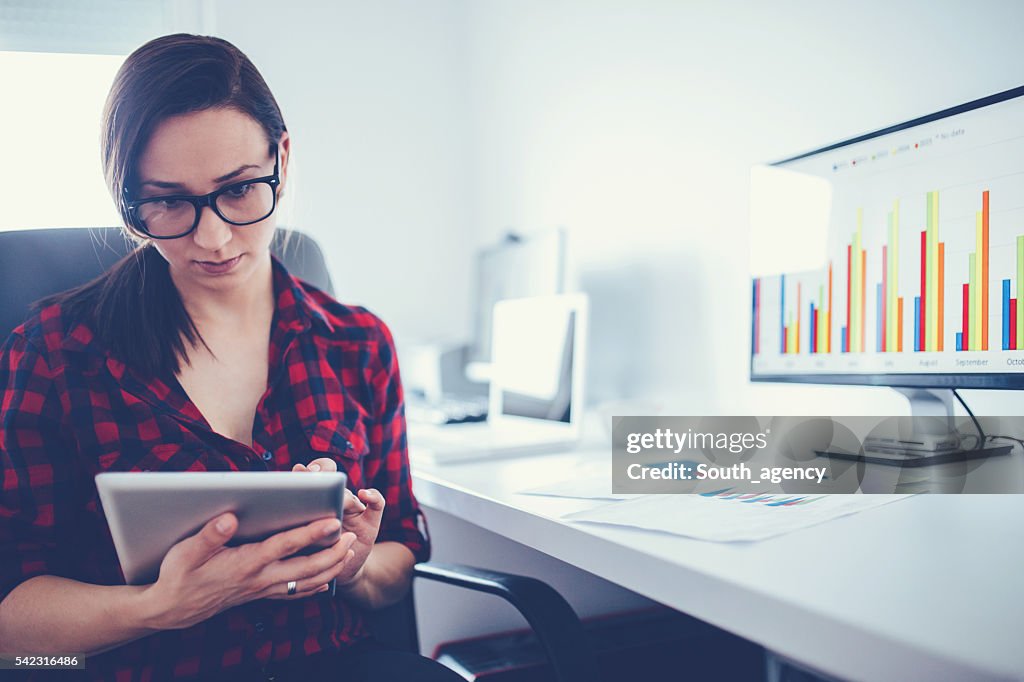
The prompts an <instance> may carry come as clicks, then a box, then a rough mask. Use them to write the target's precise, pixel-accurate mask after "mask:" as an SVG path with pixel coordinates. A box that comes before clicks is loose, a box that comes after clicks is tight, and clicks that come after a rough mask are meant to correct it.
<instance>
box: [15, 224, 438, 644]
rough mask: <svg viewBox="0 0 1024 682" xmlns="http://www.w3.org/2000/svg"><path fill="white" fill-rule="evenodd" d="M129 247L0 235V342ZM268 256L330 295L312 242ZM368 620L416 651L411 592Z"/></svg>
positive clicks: (385, 638)
mask: <svg viewBox="0 0 1024 682" xmlns="http://www.w3.org/2000/svg"><path fill="white" fill-rule="evenodd" d="M289 233H290V234H289ZM286 236H287V248H285V249H282V248H281V245H282V244H283V243H284V241H285V237H286ZM132 248H134V244H133V243H132V242H131V241H130V240H129V239H128V238H127V237H125V235H124V233H123V232H122V231H121V229H120V228H116V227H99V228H77V227H72V228H52V229H40V230H17V231H12V232H0V342H2V341H3V340H4V339H6V338H7V336H8V335H9V334H10V333H11V331H12V330H13V329H14V328H15V327H17V326H18V325H19V324H21V323H22V322H24V321H25V319H26V318H27V317H28V316H29V313H30V310H29V306H30V305H31V304H32V303H33V302H34V301H37V300H39V299H41V298H43V297H44V296H48V295H50V294H55V293H57V292H60V291H64V290H66V289H70V288H72V287H75V286H78V285H80V284H84V283H85V282H88V281H89V280H91V279H93V278H94V277H98V276H99V275H100V274H102V273H103V272H105V271H106V270H107V268H109V267H110V266H111V265H113V264H114V263H116V262H117V261H118V260H119V259H121V258H122V257H123V256H124V255H125V254H127V253H128V252H129V251H131V250H132ZM271 251H272V252H273V253H274V255H276V256H277V257H278V258H279V259H280V260H281V262H282V263H283V264H284V266H285V267H286V268H287V269H288V272H290V273H291V274H293V275H295V276H296V277H298V278H299V279H303V280H305V281H307V282H309V283H310V284H312V285H313V286H315V287H317V288H319V289H322V290H323V291H326V292H327V293H329V294H331V295H332V296H333V295H334V286H333V283H332V282H331V276H330V273H329V271H328V270H327V263H326V262H325V260H324V254H323V251H321V249H320V245H319V244H317V243H316V241H315V240H314V239H313V238H312V237H310V236H309V235H306V234H303V233H302V232H298V231H296V230H285V229H283V228H278V230H277V234H275V235H274V241H273V244H272V246H271ZM368 620H369V627H370V630H371V631H372V632H373V633H374V634H375V635H376V637H377V639H379V640H380V641H381V642H384V643H386V644H388V645H390V646H392V647H395V648H398V649H402V650H406V651H417V650H418V643H417V633H416V616H415V611H414V605H413V597H412V591H411V590H410V592H409V594H408V595H407V596H406V598H405V599H403V600H402V601H400V602H399V603H397V604H395V605H393V606H389V607H387V608H385V609H382V610H380V611H376V612H373V613H370V614H368Z"/></svg>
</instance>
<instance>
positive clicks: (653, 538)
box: [413, 452, 1024, 680]
mask: <svg viewBox="0 0 1024 682" xmlns="http://www.w3.org/2000/svg"><path fill="white" fill-rule="evenodd" d="M602 457H606V454H605V453H604V452H577V453H567V454H558V455H546V456H535V457H529V458H519V459H505V460H494V461H490V462H475V463H465V464H458V465H446V466H439V467H429V468H428V467H426V466H423V465H419V464H417V463H416V462H415V460H414V463H413V474H414V481H415V483H414V488H415V492H416V495H417V497H418V498H419V500H420V502H421V503H422V504H423V505H425V506H427V507H431V508H435V509H440V510H442V511H445V512H448V513H450V514H453V515H455V516H457V517H460V518H462V519H464V520H466V521H468V522H470V523H473V524H476V525H478V526H480V527H482V528H484V529H486V530H489V531H491V532H494V533H497V534H499V535H502V536H505V537H507V538H509V539H512V540H515V541H517V542H520V543H523V544H525V545H527V546H530V547H533V548H535V549H537V550H539V551H541V552H544V553H546V554H549V555H551V556H554V557H556V558H558V559H561V560H562V561H565V562H568V563H570V564H573V565H575V566H578V567H579V568H581V569H583V570H585V571H588V572H590V573H593V574H595V575H598V576H600V577H602V578H605V579H606V580H609V581H611V582H614V583H617V584H619V585H622V586H623V587H625V588H627V589H630V590H632V591H634V592H637V593H639V594H641V595H644V596H646V597H649V598H651V599H654V600H657V601H659V602H661V603H663V604H666V605H668V606H671V607H673V608H675V609H678V610H679V611H682V612H685V613H687V614H690V615H692V616H695V617H697V618H700V619H702V620H704V621H706V622H708V623H712V624H714V625H716V626H718V627H721V628H723V629H725V630H728V631H730V632H733V633H735V634H737V635H740V636H742V637H745V638H747V639H749V640H751V641H754V642H757V643H759V644H761V645H763V646H765V647H766V648H768V649H770V650H772V651H775V652H778V653H780V654H782V655H784V656H788V657H790V658H792V659H794V660H796V661H800V662H803V663H805V664H807V665H809V666H812V667H814V668H817V669H819V670H821V671H823V672H826V673H829V674H832V675H835V676H838V677H842V678H851V679H865V680H938V679H943V680H962V679H971V680H1005V679H1017V680H1022V679H1024V642H1022V640H1021V635H1022V633H1024V495H942V496H939V495H932V496H928V495H921V496H918V497H914V498H910V499H906V500H902V501H899V502H895V503H893V504H889V505H884V506H882V507H879V508H876V509H871V510H868V511H865V512H862V513H859V514H855V515H853V516H848V517H844V518H840V519H836V520H833V521H829V522H827V523H824V524H820V525H818V526H815V527H812V528H807V529H804V530H801V531H798V532H794V533H790V534H787V535H783V536H780V537H777V538H773V539H770V540H765V541H762V542H757V543H743V544H722V543H711V542H704V541H700V540H692V539H688V538H683V537H677V536H672V535H667V534H660V533H651V532H647V531H643V530H637V529H630V528H619V527H613V526H598V525H594V524H575V523H567V522H564V521H561V520H559V518H558V517H559V516H560V515H561V514H563V513H567V512H571V511H578V510H582V509H587V508H590V507H592V506H595V505H597V504H604V502H600V501H589V500H576V499H560V498H553V497H540V496H535V495H522V494H519V493H517V492H516V491H517V490H520V489H523V488H526V487H533V486H536V485H541V484H544V483H552V482H555V481H558V480H562V479H565V478H567V477H569V476H570V475H571V473H572V471H573V470H574V469H575V468H576V467H577V466H579V465H580V464H581V463H584V462H587V461H593V460H594V459H597V458H602Z"/></svg>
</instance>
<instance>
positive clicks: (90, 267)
mask: <svg viewBox="0 0 1024 682" xmlns="http://www.w3.org/2000/svg"><path fill="white" fill-rule="evenodd" d="M289 233H290V234H289ZM286 235H287V236H288V246H287V248H286V249H283V250H282V249H281V245H282V244H283V243H284V239H285V237H286ZM133 247H134V244H133V243H132V242H131V241H130V240H129V239H128V238H127V237H125V235H124V233H123V232H122V231H121V229H120V228H117V227H98V228H93V227H90V228H80V227H61V228H52V229H42V230H17V231H13V232H0V341H2V340H3V339H6V338H7V336H8V335H9V334H10V333H11V330H13V329H14V328H15V327H17V326H18V325H19V324H21V323H22V322H23V321H24V320H25V318H26V317H28V315H29V305H30V304H31V303H32V302H34V301H37V300H39V299H40V298H43V297H44V296H48V295H50V294H55V293H57V292H59V291H64V290H66V289H70V288H72V287H75V286H78V285H79V284H84V283H85V282H88V281H89V280H91V279H93V278H94V277H97V276H99V275H100V274H102V273H103V272H104V271H105V270H106V269H107V268H109V267H110V266H111V265H113V264H114V263H115V262H117V261H118V260H120V259H121V258H122V257H123V256H124V255H125V254H127V253H128V252H129V251H131V249H132V248H133ZM271 250H272V251H273V253H274V255H276V256H277V257H278V258H279V259H280V260H281V262H282V263H284V266H285V267H286V268H288V271H289V272H290V273H292V274H293V275H295V276H296V277H298V278H299V279H304V280H306V281H307V282H309V283H310V284H312V285H313V286H315V287H318V288H320V289H323V290H324V291H326V292H327V293H329V294H331V295H332V296H333V295H334V288H333V285H332V282H331V276H330V273H329V272H328V270H327V264H326V263H325V262H324V255H323V252H322V251H321V250H320V246H319V245H318V244H317V243H316V241H314V240H313V238H312V237H310V236H308V235H305V234H303V233H302V232H298V231H295V230H290V231H289V230H284V229H283V228H278V230H277V234H275V235H274V241H273V245H272V247H271Z"/></svg>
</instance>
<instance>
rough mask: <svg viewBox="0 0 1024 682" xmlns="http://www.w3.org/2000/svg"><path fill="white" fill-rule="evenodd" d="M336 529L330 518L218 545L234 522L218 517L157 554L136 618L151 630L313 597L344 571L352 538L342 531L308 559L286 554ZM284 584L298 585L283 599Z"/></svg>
mask: <svg viewBox="0 0 1024 682" xmlns="http://www.w3.org/2000/svg"><path fill="white" fill-rule="evenodd" d="M340 526H341V524H340V522H339V521H338V519H320V520H318V521H314V522H312V523H310V524H307V525H305V526H301V527H299V528H294V529H292V530H288V531H284V532H281V533H277V534H276V535H272V536H271V537H269V538H267V539H266V540H263V541H262V542H254V543H250V544H245V545H239V546H238V547H225V546H224V545H225V543H227V542H228V541H229V540H230V539H231V537H232V536H233V535H234V534H235V532H236V531H237V530H238V519H237V518H236V517H235V515H234V514H231V513H227V514H222V515H220V516H218V517H216V518H214V519H212V520H210V521H209V522H208V523H207V524H206V525H205V526H203V528H202V530H200V531H199V532H198V533H196V534H195V535H193V536H191V537H188V538H185V539H184V540H182V541H181V542H179V543H178V544H176V545H174V546H173V547H172V548H171V549H170V551H169V552H168V553H167V556H165V557H164V560H163V563H161V565H160V577H159V578H158V579H157V581H156V582H155V583H153V584H152V585H150V586H149V587H148V588H146V590H145V591H144V592H143V599H144V602H145V604H146V606H145V608H144V611H145V615H144V620H145V621H146V624H147V625H148V626H149V627H152V628H153V629H157V630H170V629H179V628H187V627H190V626H192V625H195V624H196V623H199V622H201V621H204V620H206V619H208V618H210V617H212V616H214V615H216V614H218V613H220V612H221V611H224V610H225V609H229V608H231V607H233V606H238V605H239V604H244V603H246V602H249V601H253V600H255V599H264V598H268V597H275V598H287V599H302V598H304V597H308V596H310V595H312V594H316V593H317V592H321V591H323V590H325V589H326V588H327V584H328V583H329V582H330V581H331V580H333V579H334V577H335V576H337V575H338V574H339V573H340V572H341V571H343V570H345V566H346V564H347V563H348V561H349V560H350V559H351V558H352V553H351V552H350V548H351V546H352V543H353V542H354V541H355V539H356V536H355V534H353V533H342V534H341V536H340V537H339V538H338V540H337V542H335V543H334V544H333V545H331V546H329V547H327V548H326V549H323V550H320V551H319V552H316V553H315V554H310V555H308V556H292V555H293V554H295V553H296V552H298V551H299V550H301V549H303V548H304V547H307V546H309V545H312V544H316V543H322V542H323V541H324V539H325V538H328V537H330V536H332V535H334V534H335V533H337V532H338V530H339V528H340ZM288 557H291V558H288ZM292 580H294V581H296V582H297V583H298V585H297V589H296V592H295V594H294V595H292V596H288V595H287V584H288V582H289V581H292Z"/></svg>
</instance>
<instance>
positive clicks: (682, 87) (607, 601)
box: [0, 0, 1024, 649]
mask: <svg viewBox="0 0 1024 682" xmlns="http://www.w3.org/2000/svg"><path fill="white" fill-rule="evenodd" d="M17 4H19V3H11V5H17ZM70 4H71V3H46V2H42V3H40V2H35V3H30V2H25V3H23V5H24V7H25V8H35V9H37V10H39V11H40V12H43V10H45V9H46V8H47V7H51V6H52V7H54V8H57V9H58V10H59V9H61V8H62V7H66V6H67V5H70ZM90 5H91V7H92V8H93V9H92V11H93V12H94V13H99V14H97V15H96V16H100V17H101V20H98V21H97V22H96V23H97V27H98V28H96V29H95V31H94V32H92V33H90V32H89V31H82V30H79V31H78V32H68V34H67V37H66V40H65V41H64V42H63V43H62V44H61V45H58V46H56V47H54V46H53V45H50V46H49V48H46V49H53V50H59V51H68V52H77V51H98V52H104V51H107V52H109V51H110V50H111V49H116V47H117V46H118V45H120V46H123V47H124V48H125V49H126V50H128V49H131V48H133V47H135V46H137V45H138V44H140V43H141V42H142V41H143V40H145V39H147V38H148V37H152V36H153V35H157V34H159V33H165V32H170V31H173V30H188V31H196V32H201V33H210V34H215V35H220V36H222V37H224V38H227V39H229V40H231V41H233V42H235V43H236V44H237V45H238V46H239V47H240V48H241V49H242V50H243V51H245V52H246V53H247V54H248V55H249V56H250V57H251V58H252V59H253V61H254V62H255V63H256V65H257V66H258V67H259V68H260V69H261V71H262V72H263V74H264V75H265V77H266V78H267V80H268V82H269V84H270V86H271V88H272V90H273V91H274V93H275V94H276V96H277V97H278V99H279V102H280V104H281V106H282V109H283V112H284V114H285V117H286V120H287V122H288V125H289V128H290V129H291V131H292V134H293V136H294V137H293V139H294V144H295V150H296V154H295V160H296V162H297V167H296V170H297V176H296V177H295V180H296V182H295V183H294V185H293V187H292V190H293V191H292V195H291V197H290V200H291V202H292V205H291V206H289V207H288V209H287V210H288V213H287V215H288V217H289V219H290V222H291V223H292V224H293V225H295V226H297V227H300V228H301V229H303V230H305V231H308V232H309V233H311V234H312V235H313V236H315V237H316V238H317V240H318V241H319V242H320V243H321V244H322V245H323V247H324V249H325V252H326V254H327V258H328V262H329V264H330V265H331V266H332V268H333V276H334V280H335V283H336V289H337V292H338V297H339V299H341V300H343V301H346V302H352V303H360V304H364V305H366V306H368V307H370V308H371V309H373V310H374V311H376V312H377V313H379V314H380V315H381V316H382V317H383V318H384V319H385V320H386V321H387V322H388V323H389V324H390V325H391V326H392V328H393V329H394V331H395V333H396V337H397V338H398V340H399V343H403V342H406V343H410V342H413V341H416V340H423V339H435V338H464V337H466V336H468V334H469V332H470V328H471V299H472V290H471V289H472V264H473V257H474V254H475V253H476V251H477V249H478V248H479V247H481V246H484V245H486V244H489V243H492V242H493V241H495V240H496V239H497V238H499V236H500V235H501V234H502V233H503V232H504V231H505V230H507V229H516V230H523V231H529V230H534V229H541V228H548V227H554V226H564V227H565V228H566V229H567V230H568V233H569V240H570V259H571V260H570V274H571V280H572V281H574V282H576V283H577V284H578V286H579V287H580V288H582V289H583V290H584V291H587V292H588V293H589V294H590V295H591V297H592V305H593V311H592V329H591V372H590V374H589V377H588V378H589V387H588V391H589V393H590V399H591V402H592V403H600V402H604V401H611V400H634V401H636V402H637V403H638V404H642V405H652V406H657V407H658V409H660V410H661V411H663V412H665V413H675V412H678V413H693V412H702V411H704V412H707V411H718V412H723V413H733V414H735V413H743V412H752V413H769V412H779V411H782V410H786V411H791V412H792V413H797V414H809V413H837V414H838V413H874V412H893V413H898V412H901V411H905V410H906V403H905V401H904V399H903V398H901V397H900V396H898V395H897V394H896V393H895V392H892V391H890V390H888V389H884V388H880V389H869V388H854V387H842V388H830V387H813V386H751V385H750V384H749V382H748V380H747V361H748V353H749V291H750V290H749V266H748V262H749V258H748V256H749V254H748V247H747V241H748V239H747V238H748V215H747V209H748V174H749V169H750V166H751V164H753V163H757V162H762V161H766V160H773V159H777V158H779V157H782V156H785V155H788V154H790V153H794V152H798V151H802V150H806V149H811V148H814V147H817V146H820V145H821V144H823V143H827V142H831V141H835V140H839V139H843V138H846V137H849V136H852V135H855V134H858V133H861V132H867V131H869V130H873V129H876V128H879V127H883V126H886V125H889V124H892V123H895V122H898V121H902V120H906V119H909V118H913V117H915V116H918V115H921V114H925V113H929V112H932V111H935V110H938V109H941V108H944V107H947V106H950V105H955V104H958V103H961V102H965V101H968V100H971V99H974V98H977V97H981V96H984V95H988V94H991V93H994V92H998V91H1001V90H1005V89H1008V88H1011V87H1015V86H1019V85H1021V84H1022V83H1021V75H1020V69H1019V67H1018V65H1019V64H1021V63H1024V43H1022V42H1021V40H1020V38H1019V26H1021V25H1024V5H1022V4H1021V3H1018V2H1012V1H1006V2H991V1H990V2H975V3H966V2H920V1H912V2H900V3H892V2H885V1H882V0H868V1H865V2H860V3H856V4H854V3H822V2H811V1H803V2H776V3H762V2H754V1H750V2H732V3H718V2H710V1H709V2H682V1H677V2H669V1H655V0H644V1H636V0H635V1H632V2H623V1H617V2H610V1H602V0H560V1H550V0H547V1H546V0H514V1H513V0H431V1H430V2H422V1H417V0H386V1H383V2H374V3H358V2H351V1H346V2H337V3H327V2H309V1H307V2H299V1H292V2H284V3H282V2H280V1H279V0H248V1H245V2H243V1H242V0H211V1H208V2H204V1H201V0H197V1H191V0H189V1H187V2H152V3H144V2H142V3H127V2H112V1H106V2H99V3H91V4H90ZM129 5H133V6H134V9H132V10H131V11H130V12H138V13H139V14H138V17H139V20H138V21H139V23H138V24H137V25H132V24H131V23H130V20H131V17H132V16H135V15H131V14H130V12H129V11H128V10H127V9H126V7H127V6H129ZM140 6H143V9H139V7H140ZM145 7H148V8H149V10H146V9H145ZM40 8H42V9H40ZM26 11H28V10H26ZM33 11H34V10H33ZM126 12H129V13H128V14H126ZM147 12H148V13H147ZM104 13H106V14H104ZM32 16H33V17H34V16H36V15H32ZM38 16H45V14H40V15H38ZM108 16H120V17H122V22H121V23H120V24H116V25H115V26H114V28H117V29H118V30H119V33H117V35H115V36H113V37H111V28H110V24H109V22H108V23H107V28H105V29H104V28H100V27H101V26H102V25H103V24H104V21H103V20H102V17H108ZM125 22H127V23H125ZM29 23H31V22H29ZM12 27H14V28H19V27H17V26H14V25H13V24H8V26H7V29H8V30H13V28H12ZM19 30H23V32H24V33H25V34H26V35H27V36H28V37H27V38H26V40H31V38H32V35H31V34H32V31H31V26H29V24H25V25H23V26H21V27H20V28H19ZM76 41H78V44H79V45H80V47H76V46H75V42H76ZM90 41H91V42H90ZM111 45H114V46H115V47H114V48H111V47H110V46H111ZM0 49H9V48H8V47H3V46H2V45H0ZM21 97H22V98H27V97H31V94H30V93H29V94H22V95H21ZM11 102H16V100H14V99H11V100H8V101H7V102H5V104H4V105H3V106H2V107H0V122H3V121H4V117H5V116H9V115H11V114H10V108H11V106H12V105H11ZM15 106H17V105H15ZM64 113H65V114H66V115H69V116H70V115H72V114H76V113H77V112H72V111H67V112H64ZM96 116H97V118H98V111H97V112H96ZM8 128H9V126H8V125H6V124H0V129H3V130H5V131H6V132H8V134H9V132H10V131H9V130H8ZM94 140H95V138H90V141H89V142H90V144H92V143H93V142H94ZM36 142H37V143H38V153H39V155H41V156H43V155H45V158H50V159H58V158H59V154H60V149H54V148H53V147H52V145H49V144H47V141H46V140H45V139H38V140H36ZM14 163H15V164H16V163H17V161H15V162H14ZM95 166H96V173H97V175H98V173H99V170H98V169H99V164H98V159H97V162H96V164H95ZM54 167H58V166H57V164H54V163H51V164H49V166H48V170H47V164H42V165H41V168H42V170H40V172H49V173H53V168H54ZM3 177H4V178H5V195H6V196H8V197H17V196H21V194H20V193H19V192H18V191H17V188H18V186H17V184H12V183H16V182H25V183H29V182H32V178H31V177H30V176H25V175H24V174H19V173H17V172H16V171H15V170H8V172H7V174H6V175H4V176H3ZM97 189H98V191H100V192H103V191H104V190H103V188H102V186H101V185H100V184H97ZM102 200H104V201H107V200H108V199H107V197H106V195H103V197H102ZM110 220H111V221H112V220H113V213H111V214H110ZM51 224H52V223H51ZM967 395H968V396H969V400H970V401H971V404H972V406H973V407H974V408H975V411H976V412H979V413H987V414H1014V413H1017V414H1020V411H1021V409H1022V407H1024V396H1020V395H1016V394H1014V393H1010V392H985V391H972V392H967ZM431 527H432V529H433V530H434V532H435V535H437V536H438V537H439V538H442V540H441V542H440V544H439V550H440V554H441V555H442V556H444V555H445V553H446V552H448V551H449V548H452V549H451V550H450V551H454V540H451V541H449V540H446V539H444V538H454V537H458V538H459V539H460V540H461V544H463V545H466V546H469V545H472V546H473V548H474V551H475V552H477V553H478V554H479V556H477V557H474V556H460V557H459V558H460V559H464V560H467V561H468V562H470V563H477V564H486V563H488V562H490V563H492V564H494V565H496V566H498V565H501V566H503V567H504V568H507V569H508V570H519V571H521V572H541V571H542V570H543V571H545V572H548V573H554V574H556V575H555V577H554V578H552V579H551V582H552V584H553V585H554V586H555V587H557V588H559V589H560V590H562V591H563V593H565V594H566V596H567V597H568V598H569V599H570V601H571V602H572V603H573V605H574V606H576V607H577V608H578V609H579V610H580V611H581V612H583V613H584V614H586V613H587V612H595V611H600V610H601V609H609V610H610V609H613V608H616V607H618V606H621V605H623V604H627V603H631V599H632V598H631V597H630V596H629V595H625V594H623V592H622V591H619V590H617V589H613V588H611V586H609V585H604V584H602V583H601V581H598V580H597V579H590V578H587V577H586V576H576V575H575V573H574V572H573V571H571V570H570V569H569V568H568V567H565V566H558V565H556V563H557V562H554V560H552V559H549V558H547V557H543V556H540V555H537V556H535V557H532V558H523V555H522V554H521V553H513V552H511V551H508V552H505V551H503V549H502V547H503V545H502V544H501V543H499V542H498V541H497V540H495V539H493V538H488V537H485V535H486V534H484V533H483V532H482V531H479V530H474V529H473V528H471V527H469V525H468V524H465V523H463V522H460V521H459V520H457V519H452V518H443V517H441V516H439V517H437V518H432V526H431ZM513 554H514V556H513ZM480 557H483V559H484V560H480ZM506 559H507V560H508V561H509V562H512V564H513V565H509V564H503V562H504V561H505V560H506ZM530 561H532V562H534V564H533V568H532V569H531V568H530V566H529V565H527V564H528V563H529V562H530ZM524 562H525V563H524ZM524 566H525V568H524ZM435 604H440V602H435ZM581 605H582V608H581ZM420 613H421V618H430V617H431V610H430V609H429V608H428V609H424V608H423V607H422V605H421V608H420ZM446 618H450V620H451V621H452V623H451V630H452V632H453V633H455V632H456V631H457V630H458V623H457V622H456V621H457V620H458V618H457V616H456V615H452V616H446ZM499 620H500V619H499ZM502 624H503V623H498V622H496V624H495V627H496V628H497V627H499V626H501V625H502ZM469 631H472V632H479V628H478V627H474V628H472V629H467V633H468V632H469ZM431 637H432V634H431V633H429V632H424V647H425V648H426V649H429V646H430V643H431V641H432V639H431ZM438 637H440V635H438Z"/></svg>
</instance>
